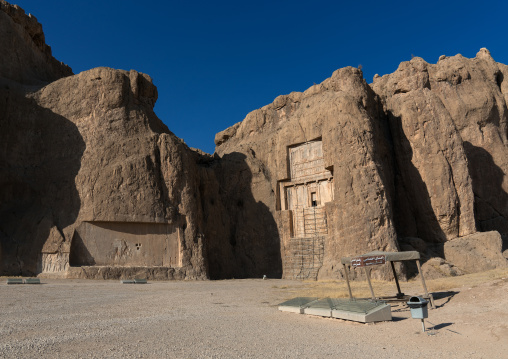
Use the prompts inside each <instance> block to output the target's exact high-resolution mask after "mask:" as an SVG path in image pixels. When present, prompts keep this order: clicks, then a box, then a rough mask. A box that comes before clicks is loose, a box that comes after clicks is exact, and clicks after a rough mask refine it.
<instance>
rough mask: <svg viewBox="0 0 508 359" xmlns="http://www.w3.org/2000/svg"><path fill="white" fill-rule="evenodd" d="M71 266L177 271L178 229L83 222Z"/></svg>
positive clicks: (140, 224)
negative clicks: (159, 268) (143, 267)
mask: <svg viewBox="0 0 508 359" xmlns="http://www.w3.org/2000/svg"><path fill="white" fill-rule="evenodd" d="M70 265H71V266H82V265H104V266H164V267H180V266H181V259H180V238H179V232H178V228H176V227H175V226H173V225H168V224H161V223H127V222H83V223H82V224H81V225H80V226H79V227H78V229H77V230H76V232H75V233H74V237H73V239H72V245H71V253H70Z"/></svg>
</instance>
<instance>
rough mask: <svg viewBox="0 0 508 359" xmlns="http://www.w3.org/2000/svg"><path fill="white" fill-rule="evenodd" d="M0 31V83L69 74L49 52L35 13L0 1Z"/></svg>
mask: <svg viewBox="0 0 508 359" xmlns="http://www.w3.org/2000/svg"><path fill="white" fill-rule="evenodd" d="M0 34H2V36H1V37H0V49H2V66H0V80H2V81H0V85H1V84H2V83H8V84H10V85H11V86H16V85H17V84H19V83H21V84H24V85H42V84H45V83H48V82H51V81H54V80H56V79H59V78H61V77H65V76H69V75H72V70H71V68H70V67H68V66H67V65H65V64H63V63H61V62H59V61H57V60H56V59H55V58H54V57H53V56H52V55H51V48H50V47H49V46H48V45H46V42H45V38H44V32H43V31H42V25H41V24H40V23H39V22H38V21H37V19H36V18H35V16H33V15H26V14H25V11H24V10H23V9H21V8H20V7H19V6H17V5H11V4H9V3H7V2H6V1H4V0H0ZM7 80H10V81H7Z"/></svg>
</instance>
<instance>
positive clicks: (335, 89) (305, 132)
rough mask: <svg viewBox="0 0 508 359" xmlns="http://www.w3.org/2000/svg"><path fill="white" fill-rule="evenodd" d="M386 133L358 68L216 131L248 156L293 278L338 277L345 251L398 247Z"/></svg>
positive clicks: (228, 151)
mask: <svg viewBox="0 0 508 359" xmlns="http://www.w3.org/2000/svg"><path fill="white" fill-rule="evenodd" d="M386 135H387V123H386V122H385V121H384V117H383V116H382V108H381V107H380V103H379V101H378V99H377V98H376V96H375V94H374V93H373V92H372V91H371V89H370V88H369V86H368V85H367V84H366V83H365V81H364V80H363V78H362V73H361V71H360V70H358V69H354V68H345V69H340V70H338V71H336V72H335V73H334V74H333V76H332V77H331V78H330V79H328V80H326V81H324V82H323V83H322V84H320V85H316V86H313V87H311V88H310V89H309V90H307V91H305V92H304V93H291V94H290V95H287V96H280V97H278V98H277V99H275V101H274V103H273V104H270V105H268V106H265V107H263V108H261V109H259V110H256V111H254V112H252V113H250V114H249V115H248V116H247V117H246V119H245V120H244V121H243V122H241V123H240V124H237V125H235V126H233V127H232V128H230V129H227V130H225V131H224V132H222V133H219V134H217V136H216V144H217V148H216V152H217V153H218V154H219V155H220V156H223V158H224V157H226V156H231V155H233V154H235V153H241V154H242V155H243V156H245V158H246V159H247V161H246V162H247V164H248V171H249V172H250V173H252V174H253V175H254V178H253V180H252V184H251V188H250V190H251V191H252V196H253V197H254V198H255V199H256V201H258V203H260V204H261V203H262V204H264V205H265V206H266V207H267V208H268V209H269V211H270V213H271V215H272V216H273V217H274V218H276V221H277V226H278V232H279V233H278V234H279V237H280V240H281V254H282V260H283V267H284V273H285V276H286V277H295V278H315V277H317V276H322V277H329V276H336V275H337V273H338V270H339V269H340V267H339V263H340V257H341V256H347V255H354V254H357V253H359V252H360V253H361V252H368V251H371V250H374V249H383V250H396V249H397V243H396V233H395V227H394V225H393V219H392V213H391V204H390V195H389V193H390V192H391V191H392V190H393V178H392V177H391V173H392V171H391V170H390V169H389V168H390V165H391V164H390V161H391V159H390V153H389V148H388V146H387V139H386V138H385V136H386ZM231 172H232V173H234V172H233V171H227V170H226V172H225V173H226V175H227V173H231ZM239 224H240V223H239ZM249 240H250V241H255V240H256V239H255V238H254V237H252V236H250V238H249Z"/></svg>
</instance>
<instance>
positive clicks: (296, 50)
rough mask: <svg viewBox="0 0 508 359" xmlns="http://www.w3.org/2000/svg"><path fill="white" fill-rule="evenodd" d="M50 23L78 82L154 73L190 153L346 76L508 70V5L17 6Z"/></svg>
mask: <svg viewBox="0 0 508 359" xmlns="http://www.w3.org/2000/svg"><path fill="white" fill-rule="evenodd" d="M10 1H11V2H12V3H16V4H18V5H20V6H21V7H22V8H23V9H24V10H25V11H26V12H27V13H32V14H33V15H35V16H36V17H37V19H38V20H39V22H41V23H42V25H43V29H44V32H45V35H46V42H47V43H48V45H50V46H51V47H52V50H53V55H54V56H55V57H56V58H57V59H58V60H60V61H63V62H65V63H66V64H68V65H69V66H71V67H72V69H73V71H74V73H79V72H81V71H85V70H88V69H91V68H94V67H97V66H108V67H112V68H118V69H124V70H130V69H135V70H137V71H140V72H144V73H147V74H149V75H150V76H151V77H152V79H153V81H154V83H155V85H156V86H157V88H158V91H159V99H158V101H157V104H156V105H155V112H156V113H157V115H158V116H159V118H160V119H161V120H162V121H163V122H164V123H166V125H167V126H168V127H169V129H170V130H171V131H172V132H174V133H175V134H176V135H177V136H178V137H180V138H183V140H184V141H185V142H186V143H187V144H188V145H189V146H191V147H196V148H200V149H202V150H203V151H205V152H208V153H213V151H214V144H213V140H214V136H215V133H217V132H219V131H222V130H224V129H226V128H227V127H229V126H231V125H233V124H235V123H236V122H239V121H241V120H243V119H244V118H245V116H246V115H247V113H249V112H250V111H253V110H255V109H257V108H260V107H262V106H264V105H267V104H269V103H271V102H272V101H273V99H274V98H275V97H277V96H279V95H283V94H288V93H290V92H292V91H304V90H306V89H307V88H308V87H310V86H312V85H313V84H314V83H320V82H322V81H323V80H324V79H326V78H327V77H330V75H331V74H332V72H333V71H335V70H336V69H338V68H341V67H345V66H355V67H357V66H359V65H362V69H363V72H364V77H365V79H366V80H367V82H369V83H370V82H372V77H373V76H374V74H376V73H378V74H379V75H384V74H387V73H391V72H393V71H395V70H396V69H397V67H398V65H399V63H400V62H402V61H408V60H410V59H411V57H412V56H420V57H423V58H424V59H425V60H426V61H427V62H430V63H435V62H436V61H437V59H438V58H439V56H440V55H443V54H444V55H448V56H453V55H456V54H457V53H461V54H462V55H464V56H466V57H474V56H475V55H476V53H477V52H478V50H479V49H480V48H481V47H486V48H488V49H489V50H490V52H491V54H492V56H493V57H494V59H495V60H496V61H498V62H502V63H508V47H507V39H506V36H507V35H508V28H507V26H506V14H507V13H508V5H507V2H506V1H504V0H503V1H501V0H497V1H492V0H485V1H481V2H467V1H445V0H441V1H434V0H430V1H425V2H416V1H415V2H412V1H407V0H406V1H389V0H386V1H357V2H350V1H348V2H345V1H320V0H314V1H298V0H295V1H277V0H272V1H257V2H250V1H247V2H241V1H220V0H217V1H191V0H189V1H178V2H177V1H173V0H166V1H149V0H146V1H130V0H123V1H117V0H110V1H95V0H88V1H69V0H67V1H61V0H52V1H41V0H26V1H25V0H23V1H22V0H18V1H15V0H10Z"/></svg>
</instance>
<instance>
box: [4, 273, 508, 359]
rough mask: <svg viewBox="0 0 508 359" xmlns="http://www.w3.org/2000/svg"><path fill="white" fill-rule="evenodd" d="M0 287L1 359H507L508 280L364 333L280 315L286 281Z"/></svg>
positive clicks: (360, 328)
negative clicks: (424, 315)
mask: <svg viewBox="0 0 508 359" xmlns="http://www.w3.org/2000/svg"><path fill="white" fill-rule="evenodd" d="M4 283H5V279H2V284H0V303H1V307H2V311H1V316H0V320H1V322H0V358H337V357H339V356H340V357H345V358H354V357H365V358H370V357H375V358H395V357H400V358H424V357H425V358H442V357H448V358H508V327H507V322H508V281H507V280H497V281H493V282H489V283H485V284H483V285H481V286H479V287H476V288H463V289H461V290H456V291H450V292H442V293H436V296H437V297H438V299H437V301H436V303H437V305H438V308H437V309H435V310H430V311H429V318H428V320H427V321H426V324H427V328H428V331H427V332H426V333H423V332H422V329H421V323H420V321H419V320H416V319H412V318H411V315H410V312H409V310H408V309H407V308H406V307H405V306H404V305H396V306H393V307H392V315H393V317H394V320H393V321H391V322H382V323H376V324H363V323H355V322H348V321H343V320H340V319H330V318H321V317H314V316H308V315H299V314H294V313H286V312H280V311H278V310H277V304H278V303H280V302H282V301H284V300H287V299H289V298H291V297H294V294H293V293H289V292H288V291H287V290H284V289H280V287H284V286H287V285H289V286H291V285H294V284H296V283H295V282H292V281H287V280H258V279H249V280H227V281H203V282H176V281H173V282H150V283H148V284H145V285H142V284H135V285H132V284H129V285H127V284H121V283H120V282H118V281H92V280H49V279H43V280H42V283H43V284H41V285H6V284H4Z"/></svg>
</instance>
